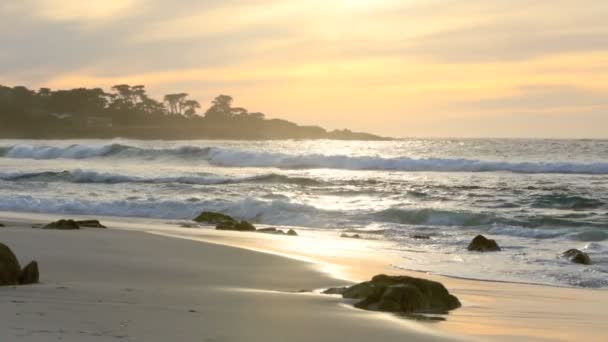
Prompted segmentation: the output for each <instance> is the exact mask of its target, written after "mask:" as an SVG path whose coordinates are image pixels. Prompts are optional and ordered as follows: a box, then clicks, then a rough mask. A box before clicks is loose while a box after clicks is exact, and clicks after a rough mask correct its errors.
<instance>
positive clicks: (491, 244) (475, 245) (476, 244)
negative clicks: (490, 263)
mask: <svg viewBox="0 0 608 342" xmlns="http://www.w3.org/2000/svg"><path fill="white" fill-rule="evenodd" d="M467 249H468V250H469V251H476V252H498V251H500V247H498V244H497V243H496V241H495V240H490V239H488V238H486V237H485V236H483V235H477V236H476V237H475V238H474V239H473V240H472V241H471V243H470V244H469V247H467Z"/></svg>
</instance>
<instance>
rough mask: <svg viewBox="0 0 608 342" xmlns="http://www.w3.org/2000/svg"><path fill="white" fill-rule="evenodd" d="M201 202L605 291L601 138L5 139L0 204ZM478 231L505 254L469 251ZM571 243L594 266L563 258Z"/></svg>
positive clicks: (41, 209) (404, 255) (528, 279)
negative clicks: (354, 139) (384, 139)
mask: <svg viewBox="0 0 608 342" xmlns="http://www.w3.org/2000/svg"><path fill="white" fill-rule="evenodd" d="M203 210H212V211H220V212H224V213H227V214H229V215H232V216H234V217H237V218H239V219H246V220H250V221H251V222H253V223H256V224H262V225H271V226H280V227H292V226H293V227H299V228H300V229H303V228H306V229H315V230H323V231H328V232H335V233H336V234H340V233H342V232H358V233H361V234H363V235H364V236H365V237H367V238H373V239H386V240H389V241H391V242H392V244H391V246H393V247H392V250H391V252H394V253H397V254H398V255H399V256H400V257H401V260H402V262H401V263H400V264H398V265H394V266H395V267H402V268H406V269H411V270H418V271H425V272H430V273H435V274H442V275H447V276H455V277H462V278H470V279H483V280H496V281H513V282H525V283H538V284H548V285H556V286H574V287H592V288H608V141H604V140H516V139H404V140H395V141H377V142H369V141H327V140H302V141H298V140H285V141H204V140H196V141H171V142H168V141H140V140H124V139H116V140H61V141H49V140H42V141H41V140H0V211H19V212H37V213H61V214H65V215H66V216H68V215H69V214H83V215H104V216H106V215H107V216H125V217H148V218H159V219H165V220H167V221H168V222H176V221H177V222H180V221H183V220H189V219H191V218H193V217H195V216H196V215H197V214H198V213H200V212H201V211H203ZM184 229H192V228H184ZM195 229H196V228H195ZM201 229H203V228H201ZM419 234H424V235H428V236H430V239H416V238H414V237H413V236H414V235H419ZM477 234H484V235H486V236H488V237H491V238H494V239H496V240H497V241H498V243H499V245H500V246H501V247H502V248H503V251H501V252H497V253H485V254H481V253H474V252H468V251H467V250H466V246H467V244H468V242H469V241H470V240H471V239H472V238H473V237H474V236H475V235H477ZM570 248H578V249H581V250H583V251H585V252H587V253H588V254H589V255H590V256H591V258H592V260H593V261H594V264H593V265H590V266H582V265H575V264H572V263H570V262H569V261H567V260H565V259H563V258H561V257H560V254H561V253H562V252H564V251H565V250H567V249H570ZM361 257H362V258H364V257H365V256H361Z"/></svg>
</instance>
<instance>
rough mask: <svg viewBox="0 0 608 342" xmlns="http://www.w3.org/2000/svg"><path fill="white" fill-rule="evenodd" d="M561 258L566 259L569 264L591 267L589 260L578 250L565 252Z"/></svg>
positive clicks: (587, 256)
mask: <svg viewBox="0 0 608 342" xmlns="http://www.w3.org/2000/svg"><path fill="white" fill-rule="evenodd" d="M562 256H564V257H565V258H568V260H570V261H571V262H573V263H575V264H581V265H591V258H590V257H589V255H588V254H587V253H585V252H582V251H580V250H578V249H569V250H567V251H565V252H564V253H563V254H562Z"/></svg>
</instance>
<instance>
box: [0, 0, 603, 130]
mask: <svg viewBox="0 0 608 342" xmlns="http://www.w3.org/2000/svg"><path fill="white" fill-rule="evenodd" d="M606 17H608V2H606V1H603V0H588V1H586V2H585V5H584V6H583V5H581V4H580V3H575V2H572V1H569V0H552V1H548V0H539V1H535V2H533V3H531V2H529V1H524V0H468V1H464V0H425V1H423V0H407V1H394V0H376V1H369V0H348V1H347V0H344V1H329V2H328V1H321V0H308V1H303V0H301V1H291V0H289V1H288V0H250V1H246V2H244V1H238V0H223V1H217V0H215V1H211V0H173V1H171V2H166V1H161V0H127V1H117V0H106V1H103V2H100V1H76V0H54V1H51V0H24V1H12V2H11V1H5V2H3V3H1V4H0V43H1V45H2V46H1V49H0V74H1V75H2V82H4V83H6V82H11V84H25V85H28V86H32V87H40V86H53V87H75V86H81V85H86V86H105V87H108V86H110V85H112V84H115V83H122V82H127V83H143V84H147V85H149V87H150V89H151V92H152V93H153V94H155V95H157V96H160V95H162V94H163V92H168V91H186V92H189V93H191V95H193V97H195V98H199V99H200V100H201V101H203V102H205V101H207V99H209V98H210V97H211V96H213V95H215V94H217V93H220V92H226V93H230V94H232V95H235V97H237V98H238V99H239V103H242V104H243V105H246V106H248V107H251V108H256V110H261V111H265V112H267V113H268V114H270V115H271V116H272V115H273V114H276V115H274V116H279V115H280V116H284V117H286V118H289V119H293V120H296V121H300V122H304V123H317V124H323V125H327V126H329V127H340V123H341V122H345V120H346V121H348V122H349V123H352V128H357V129H370V130H374V131H375V132H378V133H382V134H389V133H390V134H393V135H394V134H395V130H397V129H398V127H400V126H404V125H406V124H407V126H408V127H417V128H416V130H417V132H418V133H419V135H428V134H426V132H427V130H428V129H431V128H432V129H435V130H436V131H437V132H443V133H445V130H443V128H441V127H443V126H442V125H444V124H445V125H446V127H448V128H449V127H460V126H459V125H460V124H457V123H456V121H458V122H465V121H467V120H468V119H467V118H475V119H476V120H479V122H485V123H486V124H487V125H490V126H491V124H492V122H503V123H505V122H509V120H503V119H499V118H500V117H501V115H512V116H516V115H520V116H521V115H530V116H531V117H532V116H533V115H541V114H540V113H545V114H547V115H548V113H553V114H555V113H557V112H560V113H567V112H569V113H591V112H593V113H596V111H598V110H599V109H598V108H600V107H602V106H605V101H603V98H602V97H603V96H604V95H605V94H606V91H607V88H608V86H607V84H608V40H606V39H605V37H606V36H608V25H607V24H606V23H605V18H606ZM530 85H533V86H530ZM370 113H374V115H375V116H377V118H378V119H377V120H374V121H373V122H372V123H370V121H369V120H367V119H366V118H368V115H370ZM545 114H542V115H545ZM560 115H561V114H560ZM564 115H565V114H564ZM573 115H574V114H573ZM577 115H578V114H577ZM585 115H587V114H585ZM594 115H598V114H597V113H596V114H594ZM596 117H597V116H596ZM352 118H360V119H357V120H352ZM488 120H489V121H488ZM491 120H495V121H491ZM501 120H502V121H501ZM513 120H515V119H513ZM517 120H519V119H517ZM517 120H515V121H517ZM560 120H562V119H560ZM563 120H564V122H569V121H568V120H565V119H563ZM590 120H591V119H590ZM515 121H514V122H515ZM450 125H452V126H450ZM473 126H474V125H473ZM433 127H434V128H433ZM488 127H489V126H488ZM492 127H494V126H492ZM496 127H497V128H496V130H495V131H494V132H496V134H498V133H499V131H500V126H496ZM446 129H447V128H446ZM459 129H461V130H465V128H464V127H460V128H459ZM503 129H504V130H507V129H508V126H504V127H503ZM503 135H504V134H503Z"/></svg>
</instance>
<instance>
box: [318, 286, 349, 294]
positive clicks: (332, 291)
mask: <svg viewBox="0 0 608 342" xmlns="http://www.w3.org/2000/svg"><path fill="white" fill-rule="evenodd" d="M346 289H348V287H332V288H329V289H327V290H325V291H323V292H322V293H323V294H329V295H343V294H344V292H346Z"/></svg>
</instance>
